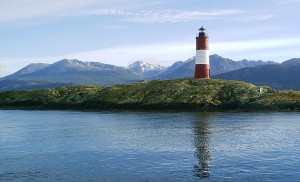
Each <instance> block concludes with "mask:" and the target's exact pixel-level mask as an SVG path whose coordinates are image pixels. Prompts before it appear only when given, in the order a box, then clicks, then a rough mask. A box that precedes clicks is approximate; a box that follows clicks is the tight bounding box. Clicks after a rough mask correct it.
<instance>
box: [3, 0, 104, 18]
mask: <svg viewBox="0 0 300 182" xmlns="http://www.w3.org/2000/svg"><path fill="white" fill-rule="evenodd" d="M99 1H101V0H43V1H40V0H9V1H5V0H2V1H0V22H4V21H10V20H19V19H26V18H31V17H38V16H44V15H49V14H55V13H58V12H62V11H65V10H72V9H76V8H80V7H85V6H87V5H92V4H94V3H96V2H99Z"/></svg>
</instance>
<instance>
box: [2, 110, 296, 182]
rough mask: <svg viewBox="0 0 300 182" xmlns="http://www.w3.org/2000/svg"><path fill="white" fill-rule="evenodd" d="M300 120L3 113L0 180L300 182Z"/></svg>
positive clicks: (289, 117)
mask: <svg viewBox="0 0 300 182" xmlns="http://www.w3.org/2000/svg"><path fill="white" fill-rule="evenodd" d="M299 116H300V114H299V113H196V112H180V113H175V112H163V113H159V112H72V111H19V110H0V181H202V180H205V181H262V180H263V181H297V180H299V179H300V167H299V166H300V153H299V151H300V120H299V118H300V117H299Z"/></svg>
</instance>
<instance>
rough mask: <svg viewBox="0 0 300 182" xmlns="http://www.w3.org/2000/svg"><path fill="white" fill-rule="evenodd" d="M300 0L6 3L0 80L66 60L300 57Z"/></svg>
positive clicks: (1, 4)
mask: <svg viewBox="0 0 300 182" xmlns="http://www.w3.org/2000/svg"><path fill="white" fill-rule="evenodd" d="M299 8H300V0H252V1H242V0H225V1H224V0H145V1H141V0H43V1H40V0H9V1H8V0H0V76H4V75H7V74H10V73H12V72H15V71H16V70H18V69H20V68H22V67H24V66H26V65H27V64H29V63H38V62H42V63H53V62H56V61H58V60H61V59H63V58H69V59H79V60H82V61H98V62H103V63H108V64H114V65H119V66H127V65H128V64H130V63H132V62H134V61H136V60H142V61H147V62H150V63H153V64H161V65H165V66H167V65H170V64H172V63H173V62H175V61H178V60H186V59H188V58H190V57H192V56H194V55H195V36H196V33H197V32H198V28H200V27H201V26H204V27H205V28H206V29H207V31H208V34H209V37H210V53H211V54H219V55H221V56H223V57H226V58H231V59H234V60H241V59H251V60H264V61H268V60H272V61H277V62H282V61H285V60H287V59H290V58H294V57H300V52H299V50H300V31H299V29H300V21H299V20H298V18H299V17H300V11H299Z"/></svg>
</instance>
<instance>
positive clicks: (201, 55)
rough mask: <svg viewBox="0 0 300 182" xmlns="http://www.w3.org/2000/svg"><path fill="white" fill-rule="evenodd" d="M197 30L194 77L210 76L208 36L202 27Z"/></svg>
mask: <svg viewBox="0 0 300 182" xmlns="http://www.w3.org/2000/svg"><path fill="white" fill-rule="evenodd" d="M199 31H200V32H199V35H198V37H196V62H195V78H210V67H209V51H208V36H207V35H206V33H205V29H204V28H203V27H201V28H200V29H199Z"/></svg>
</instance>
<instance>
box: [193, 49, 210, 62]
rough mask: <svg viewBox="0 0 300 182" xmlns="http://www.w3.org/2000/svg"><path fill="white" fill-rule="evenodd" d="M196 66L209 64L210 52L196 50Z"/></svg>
mask: <svg viewBox="0 0 300 182" xmlns="http://www.w3.org/2000/svg"><path fill="white" fill-rule="evenodd" d="M195 64H209V51H208V50H196V62H195Z"/></svg>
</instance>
